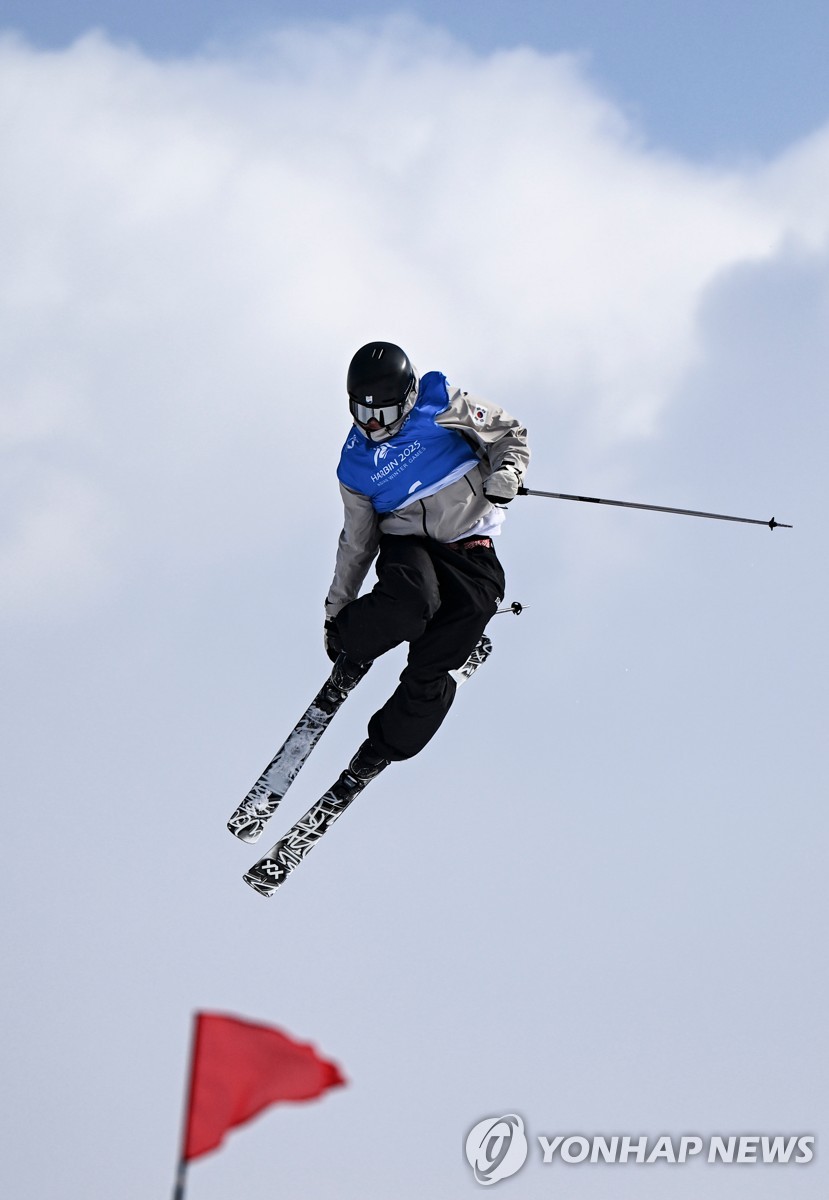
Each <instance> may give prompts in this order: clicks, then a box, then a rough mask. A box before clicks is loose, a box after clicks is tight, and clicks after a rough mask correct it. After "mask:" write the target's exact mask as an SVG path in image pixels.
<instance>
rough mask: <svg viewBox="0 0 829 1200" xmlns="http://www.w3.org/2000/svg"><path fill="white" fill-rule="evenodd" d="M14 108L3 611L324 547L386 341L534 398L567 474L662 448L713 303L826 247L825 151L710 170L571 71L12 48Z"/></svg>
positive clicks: (330, 39) (410, 35) (407, 28)
mask: <svg viewBox="0 0 829 1200" xmlns="http://www.w3.org/2000/svg"><path fill="white" fill-rule="evenodd" d="M0 80H1V81H2V82H0V105H2V109H3V111H4V113H5V120H4V123H3V128H4V133H3V135H2V157H3V162H4V172H3V180H2V182H0V254H2V258H3V262H4V271H3V276H2V279H0V321H2V325H3V329H4V343H5V346H6V349H5V350H4V351H3V357H2V364H0V369H2V404H3V412H2V417H0V453H2V455H3V457H4V458H5V459H7V460H11V459H14V460H15V461H20V459H19V456H21V455H23V456H25V461H26V464H27V472H28V473H29V479H30V486H29V487H27V488H26V489H23V490H20V489H18V490H17V492H16V496H17V500H16V505H15V514H14V520H13V521H12V522H11V523H10V524H9V525H8V528H7V539H8V540H7V542H6V545H5V548H4V550H3V560H4V563H5V564H6V566H7V569H8V570H9V571H11V572H13V573H14V577H15V579H16V580H17V581H18V582H17V583H16V584H15V590H14V592H13V594H12V593H8V592H7V593H6V596H7V601H8V602H9V603H11V601H12V600H13V599H14V597H15V596H16V597H18V598H19V596H22V595H28V594H31V593H32V592H37V593H38V594H41V595H48V594H49V592H50V587H49V585H50V581H51V582H52V583H60V585H61V586H60V587H55V588H53V589H52V595H53V596H54V599H55V604H56V605H59V603H60V598H61V595H62V594H63V592H64V591H65V589H66V587H70V590H71V587H73V586H74V587H75V590H76V591H77V592H78V594H81V593H83V594H85V595H88V594H92V593H93V592H94V586H93V584H94V581H96V580H97V581H100V580H101V579H102V578H104V577H107V576H108V575H109V574H117V573H118V572H119V571H121V570H125V569H127V566H126V564H127V563H128V562H130V561H131V560H133V559H134V558H135V556H136V555H138V556H139V557H140V556H142V555H145V556H149V558H150V559H151V558H152V557H153V556H154V555H156V554H159V553H160V554H162V555H164V554H167V553H172V552H175V553H177V554H180V555H181V559H182V563H183V566H184V567H186V566H187V565H189V564H193V563H205V562H207V563H211V562H213V563H220V562H221V561H222V557H223V555H224V554H226V552H227V550H228V547H230V546H235V547H237V548H238V547H239V546H240V545H241V547H242V549H244V547H245V546H248V547H249V548H250V550H251V551H253V550H254V549H256V548H257V547H259V546H260V545H261V538H262V536H263V533H264V531H265V530H267V529H269V528H272V525H273V521H274V512H275V511H276V510H277V509H278V508H279V507H280V506H281V505H282V504H284V500H285V497H286V496H290V497H297V498H300V497H301V504H302V507H303V512H304V514H305V519H306V521H310V522H311V523H313V521H314V520H315V515H314V514H315V513H316V511H317V509H318V507H319V504H318V502H317V500H316V499H315V497H316V496H317V495H319V494H320V493H321V492H323V490H324V487H325V484H326V483H327V482H328V481H329V480H330V476H331V472H332V469H333V461H334V456H335V454H336V450H337V446H338V444H339V441H340V439H341V436H342V433H343V423H344V412H343V410H342V407H341V405H342V383H341V378H342V374H343V368H344V364H345V362H346V361H347V359H348V357H349V355H350V353H351V352H352V351H353V349H354V348H355V347H356V346H357V345H359V344H360V343H361V342H362V341H364V340H367V339H369V338H372V337H388V338H392V339H395V340H400V341H402V342H403V343H404V344H405V345H406V346H407V347H408V348H409V349H410V351H411V353H412V354H413V356H414V357H415V358H416V360H417V361H418V364H419V365H420V366H421V367H422V368H428V367H431V366H440V367H442V369H445V370H447V371H448V372H449V373H450V375H451V376H452V377H453V378H456V379H458V381H460V382H464V383H465V384H466V385H467V386H469V387H470V388H472V389H475V390H478V391H480V392H482V393H484V394H488V395H490V396H491V397H492V398H493V399H496V400H500V401H502V402H503V403H505V404H506V405H507V406H508V407H509V405H510V403H511V402H512V401H513V399H514V400H515V405H514V407H516V409H517V410H520V411H521V415H522V416H524V417H525V418H526V420H527V421H528V423H529V424H530V425H531V426H532V428H533V430H534V431H535V432H536V433H537V436H538V438H539V444H540V443H541V442H542V441H543V440H544V439H547V438H549V439H551V440H552V439H554V438H555V439H556V440H557V442H558V447H559V457H558V463H559V466H561V465H562V459H563V458H565V457H566V456H567V455H568V454H569V455H575V454H576V453H577V452H578V453H581V454H582V455H584V454H585V453H586V452H585V450H584V447H585V446H590V447H592V449H591V450H590V451H589V454H593V455H597V456H598V455H600V454H601V453H602V452H604V451H606V450H607V449H608V448H611V447H613V446H616V445H618V442H619V440H620V439H623V440H631V439H633V440H636V439H640V438H642V437H648V436H650V435H651V434H652V433H653V431H654V429H655V428H657V427H658V422H659V418H660V415H661V413H662V412H663V411H664V410H665V406H666V405H669V404H670V401H671V397H672V395H673V394H675V393H676V391H677V390H678V389H679V388H680V387H681V384H682V381H683V379H684V377H685V376H686V374H687V372H688V370H689V368H690V367H691V366H692V365H693V363H694V360H695V355H696V354H697V352H698V350H699V346H698V342H697V329H696V324H695V322H696V315H697V311H698V308H699V305H700V303H701V299H702V297H703V296H704V295H705V294H706V291H707V289H709V288H710V287H711V286H712V284H713V283H714V282H715V281H716V280H717V279H718V278H720V277H721V276H723V274H724V273H727V272H729V271H731V270H732V269H734V268H735V267H736V266H739V265H740V264H746V263H756V262H761V261H763V260H765V259H770V258H772V257H773V256H774V255H775V254H776V253H777V252H778V251H779V250H780V249H781V247H785V246H787V245H790V244H792V243H795V244H798V245H800V246H801V247H802V248H803V250H804V252H812V251H815V250H816V249H819V248H820V247H821V246H822V245H823V244H824V242H825V238H826V228H827V220H829V218H827V214H826V211H825V206H824V205H822V204H821V203H820V201H819V198H820V197H822V196H825V194H826V176H827V173H828V172H829V147H828V142H829V134H827V132H826V131H824V132H823V133H818V134H816V135H814V136H813V137H812V138H810V139H808V140H807V141H804V142H803V143H802V144H801V145H799V146H798V147H794V148H792V150H791V151H790V153H789V154H787V155H786V156H783V157H782V158H781V160H780V161H779V162H777V163H774V164H771V165H770V166H768V167H764V166H759V167H758V166H757V165H756V164H755V165H752V166H747V167H745V168H741V167H738V166H735V167H734V168H733V169H731V170H725V169H722V168H713V167H712V168H710V169H703V168H700V167H699V166H698V165H692V164H689V163H685V162H683V161H681V160H680V159H679V158H677V157H670V156H668V155H666V154H665V153H658V152H655V151H654V150H653V149H651V148H649V147H648V146H647V145H645V144H644V143H643V141H642V140H641V138H639V136H638V135H637V131H636V130H635V129H633V128H632V127H631V126H630V125H629V124H628V123H627V122H626V121H625V119H624V118H623V117H622V116H621V114H620V113H619V112H618V111H617V110H616V109H615V108H614V107H613V105H612V104H610V103H609V102H608V101H607V100H606V99H604V98H603V97H602V96H600V95H598V94H597V93H596V91H595V89H594V87H593V86H592V85H591V84H590V83H589V82H588V81H587V80H586V78H585V77H584V75H583V74H582V72H581V69H580V65H579V62H578V60H575V59H573V58H571V57H566V56H559V57H550V56H545V55H542V54H539V53H536V52H533V51H530V50H519V51H511V52H508V53H499V54H494V55H490V56H486V57H479V56H475V55H473V54H471V53H470V52H468V51H467V50H465V49H464V48H463V47H460V46H458V45H457V44H456V43H454V42H452V41H451V40H450V39H449V38H447V37H446V36H444V35H442V34H438V33H435V32H433V31H430V30H428V29H425V28H423V27H422V26H418V25H415V24H412V23H411V22H405V21H404V22H401V21H390V22H388V23H386V24H384V25H382V26H378V27H373V28H366V27H354V26H350V27H335V26H315V27H314V28H313V29H310V30H305V31H303V30H294V31H289V32H284V33H282V34H279V35H276V36H274V37H273V38H271V39H268V40H265V41H262V42H259V43H257V44H256V45H255V46H251V47H248V48H247V49H245V50H244V51H236V52H234V53H233V54H228V55H226V56H224V57H223V56H222V54H221V53H219V52H217V53H215V54H214V55H213V56H212V57H210V58H194V59H192V60H185V61H165V62H155V61H152V60H150V59H148V58H146V57H144V56H143V55H142V54H141V53H139V52H138V51H136V50H133V49H130V48H125V47H122V46H116V45H113V44H111V43H110V42H108V41H107V40H106V39H105V38H104V37H102V36H99V35H91V36H89V37H86V38H84V39H82V40H81V41H79V42H78V43H77V44H76V45H74V46H72V47H71V48H69V49H67V50H65V51H63V52H60V53H41V52H37V51H35V50H33V49H31V48H30V47H28V46H26V45H25V44H23V43H21V42H20V41H17V40H14V39H6V40H4V41H3V42H2V43H1V44H0ZM564 430H567V431H568V432H567V434H566V436H563V433H562V431H564ZM578 447H581V449H580V450H577V448H578ZM312 451H313V454H312ZM316 455H318V456H319V457H316ZM56 461H57V462H59V464H60V470H58V471H55V466H54V464H55V462H56ZM44 494H48V496H49V501H48V504H47V505H46V506H45V507H44V502H43V499H42V497H43V495H44ZM60 513H64V514H65V519H59V516H58V514H60ZM327 519H328V514H326V520H327ZM103 527H106V528H107V529H108V531H109V532H108V533H107V535H106V536H102V534H101V530H102V528H103ZM280 536H281V537H283V538H287V539H290V537H291V536H293V535H292V532H291V529H290V528H289V529H283V530H282V531H281V532H280ZM56 545H59V546H60V548H61V549H60V552H59V553H56V552H55V546H56ZM90 558H93V559H95V560H96V561H97V562H98V564H99V568H100V569H90ZM72 581H74V584H73V583H72ZM81 581H84V584H83V587H81Z"/></svg>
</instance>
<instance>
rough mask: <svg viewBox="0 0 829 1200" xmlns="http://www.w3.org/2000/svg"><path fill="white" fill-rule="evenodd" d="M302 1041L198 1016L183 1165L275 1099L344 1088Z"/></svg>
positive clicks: (265, 1029)
mask: <svg viewBox="0 0 829 1200" xmlns="http://www.w3.org/2000/svg"><path fill="white" fill-rule="evenodd" d="M344 1083H345V1079H344V1078H343V1075H342V1073H341V1072H340V1069H339V1067H338V1066H337V1065H336V1064H335V1063H332V1062H326V1060H325V1059H324V1058H320V1056H319V1055H318V1054H317V1052H316V1050H315V1049H314V1047H313V1046H311V1045H310V1044H309V1043H307V1042H296V1041H294V1040H293V1038H290V1037H287V1036H286V1035H285V1034H284V1033H281V1032H280V1031H279V1030H278V1029H273V1028H272V1027H271V1026H268V1025H255V1024H254V1023H253V1022H252V1021H242V1020H240V1019H239V1018H238V1017H225V1016H221V1015H219V1014H217V1013H197V1014H196V1025H195V1032H194V1036H193V1063H192V1068H191V1075H190V1097H189V1102H188V1106H187V1117H186V1126H185V1137H184V1151H183V1155H182V1157H183V1160H184V1161H189V1160H190V1159H191V1158H197V1157H198V1156H199V1155H200V1154H206V1153H207V1151H208V1150H214V1149H215V1148H216V1146H219V1145H220V1144H221V1142H222V1140H223V1139H224V1135H225V1134H226V1133H227V1131H228V1130H229V1129H232V1128H233V1127H234V1126H235V1125H241V1124H243V1122H245V1121H248V1120H250V1118H251V1117H253V1116H255V1115H256V1114H257V1113H258V1112H261V1111H262V1109H263V1108H267V1106H268V1105H269V1104H276V1103H278V1102H279V1101H280V1100H312V1099H313V1098H314V1097H315V1096H320V1095H322V1093H323V1092H324V1091H325V1090H326V1088H330V1087H337V1086H338V1085H340V1084H344Z"/></svg>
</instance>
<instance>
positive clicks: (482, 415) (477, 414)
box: [472, 404, 489, 425]
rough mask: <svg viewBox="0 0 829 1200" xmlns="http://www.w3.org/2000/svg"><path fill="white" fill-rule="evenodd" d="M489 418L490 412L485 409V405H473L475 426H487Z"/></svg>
mask: <svg viewBox="0 0 829 1200" xmlns="http://www.w3.org/2000/svg"><path fill="white" fill-rule="evenodd" d="M488 416H489V410H488V409H486V408H484V406H483V404H473V405H472V420H473V422H474V424H475V425H485V424H486V419H487V417H488Z"/></svg>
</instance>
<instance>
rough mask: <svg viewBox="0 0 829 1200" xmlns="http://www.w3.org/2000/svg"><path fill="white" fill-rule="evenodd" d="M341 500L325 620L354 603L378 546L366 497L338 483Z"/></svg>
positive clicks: (373, 516) (375, 525) (374, 521)
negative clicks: (333, 565) (339, 527)
mask: <svg viewBox="0 0 829 1200" xmlns="http://www.w3.org/2000/svg"><path fill="white" fill-rule="evenodd" d="M340 494H341V496H342V498H343V510H344V516H343V529H342V533H341V534H340V540H339V543H338V545H337V561H336V564H335V567H334V579H333V580H332V583H331V587H330V588H329V591H328V597H327V599H326V601H325V615H326V617H335V616H336V615H337V613H338V612H339V611H340V609H341V608H343V607H344V606H345V605H346V604H348V603H349V602H350V601H351V600H354V599H355V597H356V596H357V594H358V593H359V591H360V588H361V587H362V584H363V580H364V579H365V577H366V575H367V574H368V569H369V567H370V566H371V564H372V562H373V561H374V558H375V555H376V554H377V550H378V547H379V545H380V528H379V525H378V521H377V513H376V512H375V511H374V507H373V505H372V503H371V501H370V500H369V498H368V496H363V495H361V494H360V493H359V492H352V491H351V489H350V488H347V487H345V486H344V485H343V484H340Z"/></svg>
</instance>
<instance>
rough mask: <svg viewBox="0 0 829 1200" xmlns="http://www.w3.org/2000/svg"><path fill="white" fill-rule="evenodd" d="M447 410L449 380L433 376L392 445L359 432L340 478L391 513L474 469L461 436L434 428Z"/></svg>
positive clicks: (342, 461)
mask: <svg viewBox="0 0 829 1200" xmlns="http://www.w3.org/2000/svg"><path fill="white" fill-rule="evenodd" d="M448 407H449V394H448V391H447V388H446V376H445V375H441V374H440V372H439V371H429V373H428V374H427V375H424V376H423V378H422V379H421V381H420V391H419V393H418V397H417V402H416V404H415V406H414V408H413V409H412V411H411V412H410V413H409V415H408V417H407V418H406V421H405V423H404V425H403V428H402V429H401V430H400V432H399V433H397V434H395V436H394V437H393V438H391V439H390V441H388V442H372V441H371V439H370V438H367V437H366V436H365V435H364V434H363V432H362V430H360V429H357V428H356V426H355V428H354V429H353V430H352V431H351V433H350V435H349V436H348V438H347V439H346V443H345V445H344V446H343V450H342V454H341V455H340V465H339V466H338V468H337V478H338V479H339V480H340V482H341V483H343V484H345V486H346V487H347V488H351V490H352V491H353V492H360V493H362V495H364V496H368V497H369V499H370V500H371V503H372V504H373V505H374V508H375V510H376V511H377V512H379V513H387V512H392V510H393V509H395V508H403V507H404V506H405V505H406V504H408V503H411V502H412V501H413V500H416V499H417V497H418V495H419V494H420V493H421V492H425V491H426V490H427V489H429V488H433V487H434V485H435V484H437V483H440V481H441V480H442V479H446V477H447V476H449V475H452V474H453V473H455V472H458V471H462V468H463V467H464V466H465V465H466V464H468V465H469V467H473V466H474V465H475V463H476V462H477V461H478V459H477V456H476V455H475V452H474V451H473V450H472V448H471V446H470V445H469V443H468V442H467V441H466V440H465V439H464V438H463V437H462V436H461V434H460V433H458V432H457V430H454V429H444V428H443V426H441V425H438V424H436V422H435V417H436V416H437V415H438V413H442V412H445V411H446V409H447V408H448Z"/></svg>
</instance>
